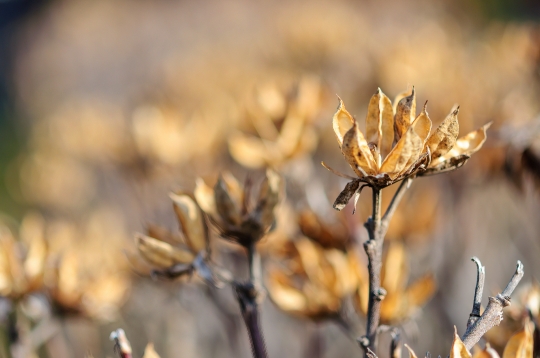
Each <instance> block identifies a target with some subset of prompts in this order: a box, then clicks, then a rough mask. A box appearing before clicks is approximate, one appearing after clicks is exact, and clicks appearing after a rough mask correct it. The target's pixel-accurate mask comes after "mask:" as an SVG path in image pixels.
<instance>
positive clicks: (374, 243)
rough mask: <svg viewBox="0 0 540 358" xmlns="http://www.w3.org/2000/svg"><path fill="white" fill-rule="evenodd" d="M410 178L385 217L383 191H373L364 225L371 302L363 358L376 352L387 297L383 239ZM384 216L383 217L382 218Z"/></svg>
mask: <svg viewBox="0 0 540 358" xmlns="http://www.w3.org/2000/svg"><path fill="white" fill-rule="evenodd" d="M411 182H412V179H411V178H408V179H405V180H404V181H403V182H401V184H400V186H399V188H398V190H397V191H396V193H395V194H394V197H393V198H392V201H391V202H390V205H389V206H388V208H387V209H386V212H385V213H384V215H382V214H381V212H382V208H381V206H382V205H381V204H382V199H381V197H382V191H381V189H380V188H372V191H373V214H372V215H371V218H369V219H368V221H367V222H366V224H365V227H366V229H367V231H368V235H369V240H368V241H366V242H365V243H364V250H365V251H366V254H367V257H368V274H369V301H368V312H367V325H366V335H365V336H363V337H361V338H360V340H359V343H360V345H361V346H362V348H364V356H365V357H366V358H367V357H369V356H370V355H371V354H373V352H377V349H376V348H377V347H376V343H377V331H378V328H379V323H380V316H381V302H382V300H383V299H384V297H385V296H386V290H385V289H384V288H382V287H381V269H382V254H383V242H384V236H385V235H386V232H387V231H388V225H389V224H390V220H391V219H392V216H393V215H394V213H395V211H396V208H397V206H398V205H399V203H400V201H401V199H403V196H404V195H405V192H406V191H407V189H408V188H409V187H410V185H411ZM381 215H382V217H381Z"/></svg>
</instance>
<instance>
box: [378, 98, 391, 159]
mask: <svg viewBox="0 0 540 358" xmlns="http://www.w3.org/2000/svg"><path fill="white" fill-rule="evenodd" d="M380 106H381V107H380V108H381V137H380V138H379V144H378V147H379V148H380V149H379V152H380V153H381V156H382V157H383V158H386V156H387V155H388V153H390V151H391V150H392V144H394V110H393V109H392V102H391V101H390V99H389V98H388V97H387V96H386V95H385V94H384V93H382V91H381V101H380Z"/></svg>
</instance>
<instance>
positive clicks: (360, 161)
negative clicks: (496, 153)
mask: <svg viewBox="0 0 540 358" xmlns="http://www.w3.org/2000/svg"><path fill="white" fill-rule="evenodd" d="M457 114H458V109H457V108H456V109H454V110H452V111H451V112H450V114H449V115H448V116H447V117H446V119H445V120H444V121H443V122H442V123H441V125H440V126H439V127H438V128H437V129H436V130H435V131H434V132H433V133H432V134H431V135H430V132H431V127H432V122H431V119H430V118H429V115H428V113H427V103H426V104H425V105H424V107H423V109H422V112H421V113H420V114H419V115H418V116H417V115H416V94H415V91H414V88H413V89H412V92H411V93H408V92H404V93H402V94H400V95H399V96H398V97H397V98H396V100H395V101H394V106H392V104H391V102H390V100H389V99H388V97H387V96H386V95H385V94H384V93H383V92H382V91H381V90H380V89H379V90H377V92H376V93H375V94H374V95H373V97H372V98H371V100H370V103H369V106H368V113H367V116H366V137H364V135H363V134H362V132H361V131H360V128H359V125H358V123H357V121H356V120H355V119H354V118H353V116H352V115H351V114H350V113H349V112H348V111H347V109H346V108H345V105H344V103H343V101H342V100H341V99H339V105H338V109H337V111H336V113H335V114H334V117H333V127H334V132H335V135H336V138H337V140H338V144H339V146H340V148H341V152H342V154H343V156H344V157H345V159H346V160H347V162H348V164H349V166H350V167H351V168H352V170H353V171H354V172H355V174H356V176H357V177H358V179H354V180H353V182H351V183H350V185H348V186H347V187H346V188H345V190H344V191H343V192H342V194H340V196H339V197H338V199H337V200H336V202H335V203H334V208H335V209H337V210H341V209H342V208H343V207H344V206H345V205H346V204H347V202H348V201H349V200H350V198H351V197H352V195H353V194H358V193H359V190H360V188H361V187H360V183H361V182H362V183H367V184H369V185H371V186H374V187H377V188H383V187H386V186H388V185H391V184H393V183H395V182H398V181H400V180H403V179H405V178H407V177H411V176H415V175H431V174H436V173H440V172H446V171H450V170H454V169H457V168H459V167H460V166H462V165H463V164H464V163H465V162H466V161H467V160H468V159H469V158H470V156H471V155H472V154H473V153H475V152H476V151H478V150H479V149H480V148H481V147H482V144H483V143H484V142H485V140H486V130H487V128H488V127H489V124H488V125H485V126H483V127H482V128H480V129H478V130H476V131H474V132H471V133H469V134H467V135H466V136H464V137H462V138H459V139H458V131H459V126H458V121H457ZM323 165H324V166H325V167H327V166H326V165H325V164H324V163H323ZM327 168H328V167H327ZM328 169H329V168H328ZM330 170H331V169H330ZM331 171H333V170H331ZM333 172H334V173H336V174H337V175H341V176H345V177H348V176H346V175H343V174H340V173H337V172H335V171H333ZM353 183H354V184H353Z"/></svg>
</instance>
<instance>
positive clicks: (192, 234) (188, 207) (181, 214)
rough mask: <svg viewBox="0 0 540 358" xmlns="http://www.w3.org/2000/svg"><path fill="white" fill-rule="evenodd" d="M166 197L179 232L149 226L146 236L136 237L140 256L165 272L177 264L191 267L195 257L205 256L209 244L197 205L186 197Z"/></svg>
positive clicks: (177, 195) (171, 195)
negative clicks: (173, 213)
mask: <svg viewBox="0 0 540 358" xmlns="http://www.w3.org/2000/svg"><path fill="white" fill-rule="evenodd" d="M170 198H171V200H172V202H173V208H174V211H175V213H176V218H177V220H178V222H179V223H180V228H179V229H180V231H179V232H177V233H171V232H170V231H168V230H167V229H164V228H162V227H159V226H155V225H150V226H149V227H148V235H142V234H139V235H137V236H136V238H135V240H136V246H137V249H138V251H139V253H140V255H141V256H142V257H143V258H144V259H145V260H146V261H147V262H148V263H150V264H151V265H153V266H155V267H158V268H160V269H166V268H169V267H171V266H174V265H177V264H185V265H189V264H191V263H192V262H193V261H194V260H195V258H196V257H197V256H198V255H203V256H205V255H206V251H207V249H208V245H209V241H208V235H207V228H206V224H205V222H204V219H203V214H202V211H201V209H200V208H199V206H198V205H197V203H196V202H195V201H194V200H193V199H192V198H191V197H189V196H188V195H186V194H180V193H171V194H170Z"/></svg>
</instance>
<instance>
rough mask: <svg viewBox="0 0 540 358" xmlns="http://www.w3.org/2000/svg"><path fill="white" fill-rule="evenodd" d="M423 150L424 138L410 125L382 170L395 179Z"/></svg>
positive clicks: (382, 166) (383, 164)
mask: <svg viewBox="0 0 540 358" xmlns="http://www.w3.org/2000/svg"><path fill="white" fill-rule="evenodd" d="M421 151H422V139H421V138H420V137H419V136H418V134H416V132H415V131H414V128H413V127H410V128H409V129H408V130H407V131H406V132H405V134H404V136H403V137H401V139H400V140H399V141H398V142H397V144H396V146H395V147H394V148H393V149H392V151H391V152H390V153H389V154H388V156H387V157H386V159H385V160H384V162H383V163H382V165H381V172H384V173H388V174H389V175H390V178H392V179H395V178H396V177H398V176H399V173H401V172H402V171H404V170H406V169H407V164H408V163H409V162H410V163H414V162H416V160H417V159H418V157H419V156H420V153H421Z"/></svg>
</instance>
